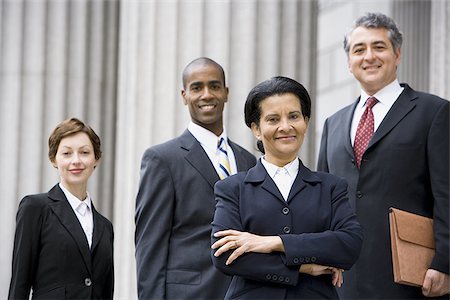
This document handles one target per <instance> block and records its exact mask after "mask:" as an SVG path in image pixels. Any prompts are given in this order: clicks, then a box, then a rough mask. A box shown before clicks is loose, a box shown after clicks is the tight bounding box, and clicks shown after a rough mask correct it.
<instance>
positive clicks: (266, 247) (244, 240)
mask: <svg viewBox="0 0 450 300" xmlns="http://www.w3.org/2000/svg"><path fill="white" fill-rule="evenodd" d="M214 236H215V237H218V238H221V239H219V240H218V241H216V242H215V243H214V244H213V245H212V246H211V249H217V251H216V252H215V253H214V256H216V257H218V256H220V255H221V254H223V253H224V252H227V251H229V250H233V249H234V251H233V253H231V255H230V256H229V257H228V259H227V261H226V263H225V264H226V265H229V264H231V263H232V262H233V261H234V260H235V259H236V258H238V257H239V256H241V255H242V254H244V253H246V252H256V253H271V252H274V251H279V252H284V246H283V242H282V241H281V238H280V237H279V236H260V235H256V234H252V233H249V232H242V231H238V230H232V229H229V230H223V231H218V232H216V233H214Z"/></svg>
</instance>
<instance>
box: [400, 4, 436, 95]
mask: <svg viewBox="0 0 450 300" xmlns="http://www.w3.org/2000/svg"><path fill="white" fill-rule="evenodd" d="M392 6H393V9H392V17H393V18H394V20H395V21H396V22H397V25H398V27H399V29H400V30H401V31H402V32H403V46H402V49H401V63H400V65H399V68H398V73H397V74H398V78H399V81H400V82H406V83H408V84H409V85H410V86H411V87H412V88H413V89H416V90H420V91H428V90H429V78H430V49H431V48H432V47H433V46H434V41H433V42H432V41H431V40H430V13H431V1H424V0H410V1H393V2H392ZM430 46H431V47H430Z"/></svg>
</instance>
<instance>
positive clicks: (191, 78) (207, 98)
mask: <svg viewBox="0 0 450 300" xmlns="http://www.w3.org/2000/svg"><path fill="white" fill-rule="evenodd" d="M181 95H182V96H183V102H184V104H185V105H187V106H188V107H189V113H190V115H191V120H192V122H194V123H195V124H197V125H199V126H202V127H204V128H206V129H208V130H209V131H211V132H213V133H215V134H216V135H217V136H219V135H220V134H221V133H222V131H223V127H222V112H223V109H224V106H225V102H227V99H228V88H227V87H226V86H225V82H224V78H223V73H222V72H221V71H220V70H219V68H218V67H217V66H215V65H213V64H195V65H192V66H191V67H190V69H189V71H188V72H187V74H186V80H185V89H184V90H183V91H181Z"/></svg>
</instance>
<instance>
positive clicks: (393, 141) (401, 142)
mask: <svg viewBox="0 0 450 300" xmlns="http://www.w3.org/2000/svg"><path fill="white" fill-rule="evenodd" d="M401 45H402V34H401V33H400V31H399V30H398V28H397V26H396V24H395V22H394V21H393V20H392V19H391V18H389V17H387V16H385V15H383V14H380V13H368V14H366V15H364V16H362V17H360V18H359V19H357V20H356V22H355V25H354V27H353V29H352V30H351V31H350V33H349V34H347V35H346V37H345V40H344V48H345V51H346V53H347V57H348V66H349V69H350V72H351V73H352V74H353V75H354V77H355V78H356V79H357V80H358V81H359V83H360V85H361V94H360V97H359V98H358V99H357V101H356V102H355V103H353V104H351V105H349V106H347V107H345V108H343V109H342V110H340V111H338V112H337V113H335V114H334V115H332V116H331V117H329V118H328V119H327V120H326V121H325V124H324V129H323V135H322V140H321V146H320V152H319V160H318V170H321V171H326V172H330V173H332V174H335V175H338V176H341V177H344V178H345V179H347V181H348V183H349V197H350V202H351V204H352V206H353V208H354V210H355V212H356V214H357V216H358V219H359V221H360V223H361V225H362V226H363V229H364V241H363V247H362V251H361V255H360V258H359V260H358V262H357V263H356V264H355V265H354V266H353V268H352V270H350V271H349V272H346V273H345V274H344V285H343V287H342V288H341V290H340V296H341V299H420V298H425V297H437V296H441V297H443V298H445V299H448V292H449V275H448V274H449V213H448V212H449V101H447V100H444V99H441V98H439V97H437V96H435V95H431V94H427V93H423V92H417V91H415V90H413V89H412V88H411V87H409V86H408V85H407V84H399V82H398V80H397V66H398V65H399V63H400V57H401V55H400V53H401V51H400V48H401ZM391 206H392V207H396V208H399V209H402V210H406V211H409V212H412V213H416V214H419V215H423V216H427V217H430V218H433V219H434V238H435V242H436V254H435V256H434V258H433V261H432V263H431V266H430V267H429V269H428V271H427V273H426V276H425V279H424V282H423V287H422V288H419V287H412V286H407V285H401V284H397V283H394V281H393V271H392V259H391V252H390V237H389V221H388V213H389V207H391Z"/></svg>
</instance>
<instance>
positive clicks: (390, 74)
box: [348, 27, 400, 95]
mask: <svg viewBox="0 0 450 300" xmlns="http://www.w3.org/2000/svg"><path fill="white" fill-rule="evenodd" d="M349 48H350V49H349V54H348V66H349V69H350V72H351V73H353V75H354V76H355V78H356V79H357V80H358V81H359V82H360V84H361V87H362V88H363V89H364V91H365V92H366V93H367V94H369V95H373V94H375V93H376V92H378V91H379V90H381V89H382V88H383V87H385V86H386V85H388V84H390V83H391V82H392V81H394V80H395V79H396V78H397V66H398V64H399V63H400V48H398V49H397V50H396V51H394V49H393V47H392V43H391V41H390V40H389V37H388V31H387V30H386V29H384V28H366V27H357V28H356V29H355V30H354V31H353V32H352V34H351V35H350V36H349Z"/></svg>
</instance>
